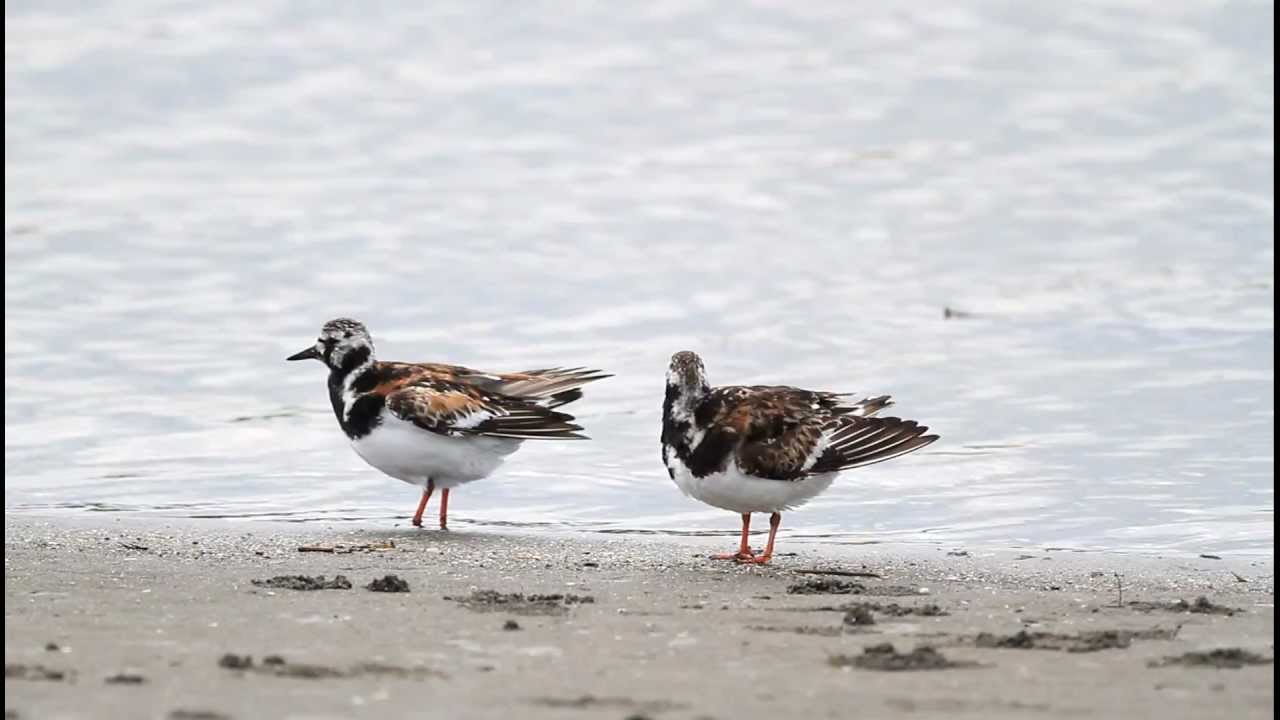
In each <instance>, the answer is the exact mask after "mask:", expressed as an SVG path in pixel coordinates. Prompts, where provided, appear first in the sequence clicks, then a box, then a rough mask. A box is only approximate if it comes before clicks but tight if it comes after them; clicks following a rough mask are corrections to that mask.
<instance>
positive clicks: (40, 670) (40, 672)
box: [4, 663, 71, 682]
mask: <svg viewBox="0 0 1280 720" xmlns="http://www.w3.org/2000/svg"><path fill="white" fill-rule="evenodd" d="M70 677H71V673H70V672H69V671H66V670H55V669H54V668H49V667H45V666H44V665H24V664H22V663H11V664H9V663H6V664H5V666H4V679H5V680H47V681H50V682H58V681H60V680H68V679H70Z"/></svg>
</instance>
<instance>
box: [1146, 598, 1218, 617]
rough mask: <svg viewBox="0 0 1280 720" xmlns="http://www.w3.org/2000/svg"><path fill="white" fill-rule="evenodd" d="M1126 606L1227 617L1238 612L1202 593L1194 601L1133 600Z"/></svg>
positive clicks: (1150, 610)
mask: <svg viewBox="0 0 1280 720" xmlns="http://www.w3.org/2000/svg"><path fill="white" fill-rule="evenodd" d="M1128 606H1129V607H1130V608H1132V609H1134V610H1138V611H1140V612H1152V611H1164V612H1178V613H1193V614H1196V615H1226V616H1227V617H1230V616H1232V615H1235V614H1236V613H1238V612H1240V611H1239V610H1238V609H1236V608H1231V607H1227V606H1226V605H1219V604H1217V603H1215V602H1213V601H1211V600H1209V598H1207V597H1205V596H1203V595H1201V596H1200V597H1198V598H1196V599H1195V601H1194V602H1187V601H1186V600H1177V601H1175V602H1145V601H1140V600H1135V601H1132V602H1130V603H1128Z"/></svg>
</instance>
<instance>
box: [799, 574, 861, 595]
mask: <svg viewBox="0 0 1280 720" xmlns="http://www.w3.org/2000/svg"><path fill="white" fill-rule="evenodd" d="M866 590H867V587H866V586H865V585H863V584H862V583H856V582H852V581H850V580H838V579H832V578H809V579H808V580H805V581H803V582H798V583H795V584H792V585H788V586H787V594H789V595H861V594H862V593H864V592H866Z"/></svg>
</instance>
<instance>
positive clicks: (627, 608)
mask: <svg viewBox="0 0 1280 720" xmlns="http://www.w3.org/2000/svg"><path fill="white" fill-rule="evenodd" d="M782 543H783V544H782V545H781V547H780V550H781V551H783V552H792V553H795V554H794V555H787V556H783V557H778V558H776V559H775V564H774V565H772V566H769V567H745V566H736V565H733V564H726V563H723V562H714V561H710V560H707V559H706V558H705V556H706V554H707V553H708V552H712V551H721V550H727V549H729V547H730V546H731V545H733V544H734V539H733V538H731V537H728V536H726V537H722V538H688V539H680V540H673V539H670V538H655V537H651V536H603V537H601V538H599V539H595V538H583V537H581V536H573V537H561V536H553V535H522V534H518V533H515V532H512V533H509V534H508V533H498V532H494V531H491V530H490V531H484V532H479V531H474V530H469V529H461V530H454V531H450V532H448V533H442V532H437V531H413V530H409V529H405V528H388V529H386V530H370V529H364V530H352V529H351V528H349V527H341V526H322V525H318V524H317V525H316V526H307V527H301V526H278V525H262V524H251V523H228V522H220V521H206V522H196V521H180V522H179V521H174V522H162V521H150V520H138V519H123V520H117V519H113V518H110V517H106V516H97V517H88V518H57V519H47V518H37V517H29V516H17V517H6V519H5V708H6V717H20V718H75V717H84V718H103V717H112V718H114V717H120V718H189V719H190V718H268V717H270V718H275V717H326V718H329V717H333V718H343V717H377V718H390V717H441V718H446V717H447V718H503V719H504V720H510V719H511V718H582V719H583V720H589V719H593V718H616V719H618V720H622V719H623V718H653V719H654V720H659V719H662V720H665V719H667V718H671V719H676V718H688V719H694V718H721V719H726V720H727V719H729V718H734V719H737V720H741V719H742V718H757V717H760V718H768V717H802V718H809V717H813V718H825V717H831V718H843V717H854V716H857V717H929V716H936V717H948V718H954V717H960V718H963V717H973V718H979V717H982V718H1025V717H1046V718H1055V717H1082V716H1091V717H1125V718H1143V717H1150V718H1162V719H1171V718H1205V717H1232V718H1252V717H1257V718H1263V717H1266V718H1270V717H1271V716H1272V711H1273V707H1274V690H1273V679H1274V674H1273V667H1274V666H1273V665H1272V664H1271V659H1272V657H1273V655H1274V645H1273V640H1272V633H1273V630H1274V624H1273V621H1274V608H1273V599H1274V580H1273V575H1272V573H1273V566H1272V563H1271V562H1270V561H1269V560H1268V561H1265V562H1263V563H1250V562H1248V561H1246V560H1236V559H1232V558H1224V559H1210V558H1193V559H1159V558H1142V557H1129V556H1117V555H1108V554H1098V553H1072V552H1043V551H1035V552H1032V551H1027V552H1019V551H979V550H975V549H972V548H971V549H968V550H967V552H966V551H965V550H955V549H949V548H932V547H918V546H891V545H831V544H821V545H819V544H812V543H805V542H800V541H798V540H795V539H787V538H784V539H783V541H782ZM299 548H309V549H310V551H305V552H304V551H300V550H299ZM326 550H334V552H327V551H326ZM832 570H834V571H837V572H839V573H844V574H821V573H811V572H802V571H823V572H826V571H832ZM339 575H341V576H343V577H344V578H345V581H344V580H337V581H336V582H335V578H336V576H339ZM387 575H395V576H396V578H397V579H398V580H400V581H403V582H404V583H407V585H408V592H385V591H382V592H375V591H373V590H370V589H367V587H366V586H368V585H369V584H370V583H371V582H373V581H374V580H380V581H384V582H383V583H382V587H381V589H382V590H403V586H402V585H401V584H400V583H398V582H396V581H394V580H391V581H386V580H385V576H387ZM281 576H304V577H303V578H296V577H293V578H286V579H283V580H273V578H278V577H281ZM316 576H324V579H323V580H317V579H316ZM1117 576H1118V577H1117ZM255 580H256V581H259V584H255V582H254V581H255ZM348 583H349V585H350V587H349V589H343V588H344V587H345V586H346V585H347V584H348ZM312 585H322V586H323V585H327V586H330V587H329V589H312V590H305V589H291V588H294V587H309V586H312ZM1121 591H1122V596H1121ZM1201 597H1203V598H1205V599H1204V600H1202V601H1198V598H1201ZM1179 601H1183V604H1179ZM889 646H891V648H890V647H889ZM1258 663H1261V664H1258Z"/></svg>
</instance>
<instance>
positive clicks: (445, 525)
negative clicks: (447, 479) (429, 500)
mask: <svg viewBox="0 0 1280 720" xmlns="http://www.w3.org/2000/svg"><path fill="white" fill-rule="evenodd" d="M440 529H441V530H448V529H449V488H445V489H443V490H441V491H440Z"/></svg>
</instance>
